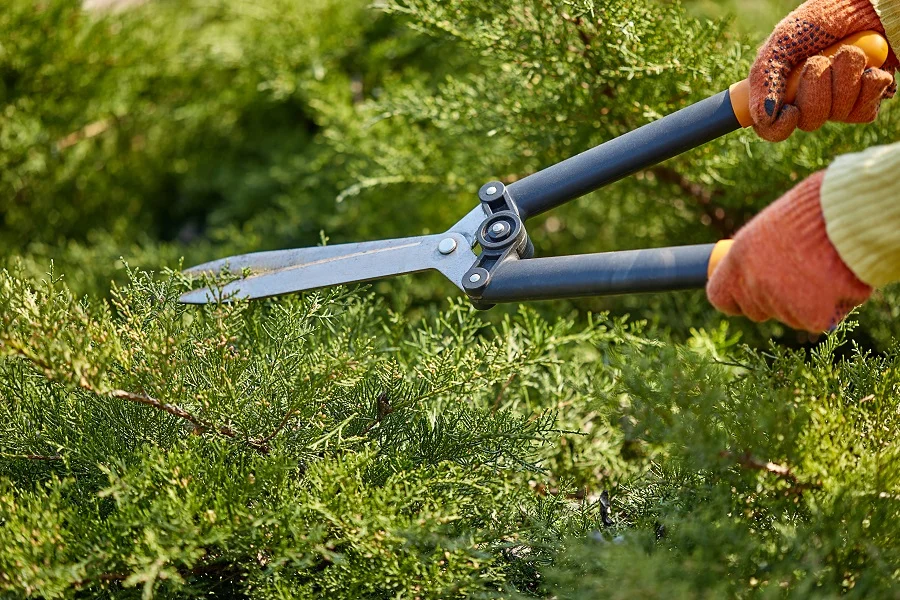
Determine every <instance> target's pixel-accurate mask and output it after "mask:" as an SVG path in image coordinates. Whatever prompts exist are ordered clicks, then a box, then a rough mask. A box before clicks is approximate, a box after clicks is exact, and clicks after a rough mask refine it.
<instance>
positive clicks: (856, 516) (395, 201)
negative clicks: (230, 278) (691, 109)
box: [0, 0, 900, 598]
mask: <svg viewBox="0 0 900 600" xmlns="http://www.w3.org/2000/svg"><path fill="white" fill-rule="evenodd" d="M7 4H8V6H5V7H4V8H5V9H4V10H3V11H2V12H0V40H2V41H0V105H2V111H3V112H2V115H3V116H2V121H0V256H2V257H3V264H4V265H5V266H6V267H7V269H6V270H5V271H3V272H2V275H0V596H3V597H7V596H8V597H22V596H26V597H46V598H50V597H103V598H105V597H117V598H118V597H131V596H134V597H137V596H142V597H145V598H149V597H188V596H194V595H201V594H209V595H215V596H222V597H254V598H257V597H258V598H286V597H310V596H317V595H321V596H329V597H345V598H358V597H378V598H381V597H383V598H388V597H404V598H405V597H409V598H417V597H420V598H426V597H428V598H445V597H553V598H588V597H591V598H592V597H596V596H601V595H603V596H607V597H621V598H634V597H667V598H668V597H697V596H701V597H721V596H737V597H748V596H752V595H761V596H775V595H778V596H783V595H792V596H813V595H814V596H816V597H827V596H838V595H841V596H852V595H858V596H867V597H868V596H875V597H883V596H893V595H894V592H893V588H894V587H895V586H896V581H895V580H896V579H897V575H896V573H900V565H898V564H897V560H896V559H895V558H894V557H895V556H898V555H900V553H898V550H900V548H898V544H900V542H898V540H900V534H898V532H897V531H895V530H896V529H897V525H896V524H895V523H896V522H897V519H896V518H895V514H894V513H895V512H896V507H897V494H898V491H897V490H898V487H900V481H898V480H897V478H898V474H900V468H898V465H897V464H896V463H895V460H896V458H895V455H897V451H896V443H895V441H894V440H895V439H896V438H897V434H898V426H900V424H898V422H897V419H896V417H895V413H896V412H897V410H896V400H895V398H896V396H897V388H898V384H900V379H898V375H897V374H898V373H900V370H898V361H900V358H898V351H900V347H898V346H897V344H896V342H895V338H896V331H897V326H896V325H895V323H896V322H897V316H898V315H900V299H898V297H897V289H896V288H894V289H888V290H885V291H883V292H879V294H878V296H877V297H876V299H875V300H873V301H872V302H871V303H870V304H869V305H868V306H867V307H866V308H865V309H863V311H862V312H861V313H859V314H858V315H857V316H856V317H855V318H856V319H858V320H859V322H860V324H859V325H855V324H854V325H848V326H846V327H844V328H843V329H841V330H840V331H838V332H836V333H834V334H833V335H831V336H829V337H825V338H820V339H811V338H810V337H809V336H805V335H804V336H801V335H798V334H795V333H793V332H790V331H787V330H785V329H784V328H782V327H780V326H778V325H773V324H769V325H765V326H751V325H750V324H748V323H746V322H744V321H741V320H732V321H729V322H727V323H726V322H724V320H723V318H722V317H721V316H720V315H718V314H716V313H715V312H714V311H713V310H712V309H711V308H710V307H709V306H708V305H707V303H706V302H705V299H704V298H703V294H702V292H699V291H698V292H688V293H679V294H669V295H658V296H653V297H646V296H641V297H630V298H613V299H590V300H583V301H577V302H554V303H538V304H535V305H532V306H529V307H524V306H523V307H506V308H501V309H496V310H495V311H493V312H491V313H488V314H483V313H478V312H475V311H474V310H472V309H471V308H469V307H468V306H467V305H466V303H465V302H464V301H462V300H447V299H446V296H447V295H448V294H451V293H456V291H455V289H454V288H453V287H452V286H450V285H449V284H447V283H446V282H444V281H442V280H441V279H440V278H439V277H436V276H435V277H428V276H423V277H416V278H401V279H398V280H394V281H391V282H382V283H376V284H373V286H372V287H371V288H359V289H343V288H341V289H335V290H329V291H323V292H318V293H310V294H305V295H300V296H293V297H288V298H281V299H277V300H267V301H262V302H256V303H237V304H234V305H228V306H217V307H185V306H181V305H178V304H177V303H176V299H177V297H178V295H179V294H180V293H181V292H183V291H184V290H185V289H187V286H188V285H189V283H188V282H187V281H186V280H185V279H184V278H183V277H182V276H181V275H179V273H178V271H177V270H175V271H170V270H166V269H165V268H164V267H169V268H172V269H178V268H179V267H180V266H181V265H182V264H184V263H186V264H193V263H196V262H199V261H202V260H206V259H209V258H214V257H218V256H223V255H228V254H232V253H235V252H242V251H249V250H257V249H265V248H275V247H287V246H293V245H312V244H315V243H319V242H320V241H321V239H322V237H323V236H324V237H326V238H329V239H330V241H331V242H343V241H355V240H361V239H369V238H377V237H390V236H398V235H416V234H420V233H428V232H434V231H439V230H441V229H442V228H444V227H447V226H449V225H450V224H452V223H453V222H454V220H455V219H456V218H458V217H459V216H461V215H462V214H463V213H464V212H465V211H466V210H468V209H469V208H470V207H471V206H472V205H473V203H474V198H475V192H476V191H477V189H478V187H479V186H480V184H481V183H483V182H484V181H487V180H489V179H494V178H501V179H503V180H505V181H512V180H515V179H517V178H520V177H523V176H525V175H527V174H529V173H531V172H533V171H535V170H537V169H539V168H541V167H543V166H547V165H549V164H552V163H554V162H556V161H558V160H560V159H563V158H566V157H568V156H570V155H572V154H574V153H576V152H578V151H581V150H583V149H585V148H587V147H590V146H591V145H594V144H598V143H601V142H603V141H605V140H608V139H610V138H612V137H614V136H616V135H619V134H621V133H623V132H625V131H628V130H631V129H634V128H636V127H638V126H640V125H642V124H644V123H647V122H649V121H651V120H653V119H655V118H657V117H659V116H661V115H664V114H668V113H670V112H672V111H674V110H676V109H677V108H680V107H682V106H685V105H687V104H689V103H691V102H694V101H697V100H699V99H702V98H704V97H706V96H708V95H710V94H712V93H715V92H718V91H720V90H721V89H723V88H724V87H726V86H727V85H728V84H729V83H731V82H733V81H734V80H736V79H740V78H741V77H742V76H743V75H742V74H744V73H746V71H747V68H748V65H749V62H750V59H751V58H752V55H753V47H754V45H755V44H756V43H758V41H759V38H760V37H761V36H762V35H764V33H765V30H764V29H765V27H768V26H769V25H770V24H771V22H773V21H775V20H777V16H778V15H777V14H775V12H774V11H775V10H776V9H775V8H772V9H771V10H772V11H773V12H772V14H767V13H765V12H764V11H762V10H760V9H759V7H756V8H754V15H755V16H754V17H753V19H754V20H745V19H740V20H739V21H737V22H733V21H730V20H721V17H722V16H723V15H724V14H725V12H724V11H727V10H732V11H734V12H739V13H741V14H742V15H743V13H744V12H745V11H749V8H748V7H745V6H743V4H741V3H717V4H716V5H715V6H710V4H709V3H707V2H701V1H691V2H687V3H686V4H685V5H684V6H682V5H680V4H678V3H673V2H669V1H663V0H633V1H625V0H578V1H576V2H568V3H559V2H551V1H549V0H492V1H491V2H485V1H484V0H451V1H437V0H379V1H378V2H376V3H375V5H374V6H369V5H368V3H366V2H361V1H356V0H353V1H351V2H347V1H346V0H305V1H303V2H290V1H287V0H278V1H274V2H258V3H257V2H247V1H245V0H191V1H189V2H176V1H174V0H153V1H152V2H150V3H147V4H145V5H143V6H140V7H138V8H135V9H132V10H128V11H122V12H111V13H102V12H95V13H85V12H83V11H82V10H81V8H80V6H79V3H78V2H76V1H75V0H48V1H46V2H41V3H38V4H37V5H36V4H35V3H33V2H28V1H26V0H11V1H10V2H8V3H7ZM787 4H790V3H786V2H780V1H779V2H772V3H766V4H765V5H766V6H769V5H771V6H773V7H775V6H778V7H779V8H778V9H777V10H778V11H781V12H783V11H786V10H787V8H788V7H787V6H786V5H787ZM760 6H763V4H762V3H761V4H760ZM713 12H715V13H716V14H715V19H716V20H709V17H708V15H710V14H712V13H713ZM747 14H749V12H748V13H747ZM898 115H900V113H898V111H897V109H896V108H893V107H892V106H888V107H887V108H886V110H885V111H884V113H883V115H882V117H881V119H880V120H879V122H878V123H876V124H873V125H871V126H866V127H849V126H841V125H829V126H828V127H826V128H825V129H824V130H823V131H821V132H818V133H816V134H798V135H797V136H795V137H794V138H793V139H792V140H791V141H790V142H788V143H785V144H780V145H768V144H763V143H762V142H759V141H758V140H756V139H755V138H754V136H753V134H752V133H750V132H740V133H736V134H733V135H730V136H728V137H726V138H725V139H722V140H719V141H717V142H715V143H713V144H710V145H709V146H707V147H704V148H701V149H697V150H695V151H693V152H690V153H688V154H686V155H684V156H682V157H679V158H677V159H675V160H673V161H670V162H668V163H666V164H665V165H663V166H661V167H658V168H654V169H651V170H648V171H646V172H642V173H639V174H638V175H637V176H635V177H633V178H629V179H627V180H625V181H622V182H619V183H617V184H615V185H614V186H611V187H609V188H607V189H605V190H602V191H600V192H597V193H594V194H591V195H589V196H588V197H586V198H584V199H581V200H579V201H577V202H575V203H573V204H572V205H570V206H567V207H565V208H563V209H560V210H557V211H554V212H553V213H552V214H550V215H548V216H545V217H542V218H541V219H539V220H537V221H536V222H535V223H534V224H533V225H532V224H529V231H530V234H531V235H532V237H533V239H534V241H535V242H536V245H537V246H538V248H539V252H540V253H541V254H562V253H574V252H585V251H599V250H606V249H625V248H634V247H648V246H661V245H668V244H686V243H698V242H708V241H714V240H717V239H719V238H721V237H723V236H725V235H729V234H730V233H731V232H733V231H734V230H735V229H736V228H737V227H739V226H740V224H741V223H743V222H744V221H745V220H746V219H748V218H749V217H750V216H752V214H754V213H755V212H756V211H757V210H759V209H760V208H762V207H763V206H765V205H766V204H767V203H768V202H770V201H771V200H773V199H774V198H776V197H777V196H778V195H779V194H780V193H782V192H783V191H785V190H786V189H787V188H788V187H790V186H791V185H792V184H793V183H794V182H796V181H799V180H800V179H801V178H802V177H804V176H806V175H807V174H809V173H811V172H813V171H815V170H818V169H821V168H823V167H825V166H826V165H827V164H828V163H829V162H830V160H831V159H832V158H833V157H834V156H836V155H838V154H841V153H843V152H847V151H851V150H854V149H859V148H863V147H866V146H868V145H872V144H875V143H879V142H883V141H886V140H890V139H892V138H893V136H894V132H895V131H896V127H897V119H898V118H900V117H898ZM760 173H765V174H766V176H765V177H760ZM122 258H124V260H122ZM128 265H131V266H128ZM154 273H155V274H154ZM63 275H64V277H63ZM624 313H630V314H631V316H630V317H625V316H624ZM770 338H771V339H770ZM772 339H774V341H772Z"/></svg>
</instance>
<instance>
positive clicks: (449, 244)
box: [438, 238, 456, 255]
mask: <svg viewBox="0 0 900 600" xmlns="http://www.w3.org/2000/svg"><path fill="white" fill-rule="evenodd" d="M454 250H456V240H454V239H453V238H444V239H442V240H441V243H440V244H438V252H440V253H441V254H444V255H446V254H453V252H454Z"/></svg>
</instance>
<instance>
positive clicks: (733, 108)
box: [507, 31, 890, 219]
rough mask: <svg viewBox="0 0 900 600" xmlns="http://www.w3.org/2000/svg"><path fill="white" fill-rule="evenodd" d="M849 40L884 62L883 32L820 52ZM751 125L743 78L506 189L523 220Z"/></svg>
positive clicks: (871, 62) (873, 60)
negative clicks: (726, 87) (727, 87)
mask: <svg viewBox="0 0 900 600" xmlns="http://www.w3.org/2000/svg"><path fill="white" fill-rule="evenodd" d="M848 44H850V45H854V46H857V47H858V48H861V49H862V50H863V51H864V52H865V53H866V56H867V57H868V66H869V67H880V66H882V65H884V63H885V61H886V60H887V57H888V53H889V51H890V49H889V46H888V43H887V40H886V39H885V38H884V36H882V35H881V34H879V33H878V32H875V31H866V32H862V33H859V34H856V35H854V36H852V37H849V38H847V39H845V40H843V41H841V42H838V43H837V44H835V45H834V46H832V47H830V48H828V49H827V50H825V51H824V52H823V53H822V54H824V55H826V56H831V55H834V54H836V53H837V52H838V50H840V49H841V48H842V47H844V46H846V45H848ZM801 70H802V69H801V68H798V69H795V70H794V72H793V73H792V75H791V81H793V83H792V84H790V85H789V89H788V102H791V101H793V100H794V97H795V95H796V88H797V87H798V85H799V77H800V71H801ZM752 124H753V119H752V118H751V117H750V85H749V83H748V82H747V81H746V80H745V81H742V82H740V83H737V84H735V85H733V86H731V88H729V89H728V90H726V91H724V92H722V93H720V94H717V95H716V96H713V97H712V98H707V99H706V100H703V101H701V102H698V103H697V104H693V105H691V106H688V107H686V108H683V109H681V110H679V111H678V112H676V113H673V114H671V115H669V116H667V117H663V118H662V119H659V120H657V121H654V122H652V123H649V124H648V125H644V126H643V127H641V128H640V129H636V130H634V131H631V132H629V133H626V134H625V135H623V136H621V137H618V138H615V139H613V140H610V141H608V142H606V143H605V144H601V145H600V146H597V147H595V148H592V149H590V150H587V151H586V152H582V153H581V154H579V155H577V156H573V157H572V158H570V159H568V160H564V161H563V162H561V163H557V164H555V165H553V166H552V167H548V168H546V169H544V170H543V171H538V172H537V173H534V174H533V175H529V176H528V177H525V178H524V179H520V180H519V181H516V182H515V183H512V184H510V185H509V186H508V187H507V191H508V193H509V195H510V197H511V198H512V201H513V202H514V203H515V205H516V206H517V208H518V209H519V214H520V215H521V216H522V218H523V219H527V218H529V217H533V216H535V215H538V214H540V213H542V212H546V211H548V210H551V209H553V208H556V207H557V206H560V205H561V204H565V203H566V202H568V201H570V200H574V199H575V198H579V197H581V196H583V195H585V194H587V193H590V192H593V191H594V190H597V189H599V188H602V187H604V186H607V185H609V184H611V183H613V182H615V181H618V180H619V179H622V178H624V177H627V176H628V175H631V174H633V173H636V172H637V171H641V170H643V169H646V168H649V167H652V166H653V165H656V164H659V163H661V162H663V161H665V160H668V159H670V158H672V157H674V156H677V155H679V154H681V153H682V152H686V151H687V150H690V149H692V148H696V147H698V146H702V145H703V144H706V143H708V142H711V141H713V140H715V139H717V138H720V137H722V136H723V135H726V134H728V133H731V132H733V131H737V130H738V129H741V128H742V127H747V126H749V125H752Z"/></svg>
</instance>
